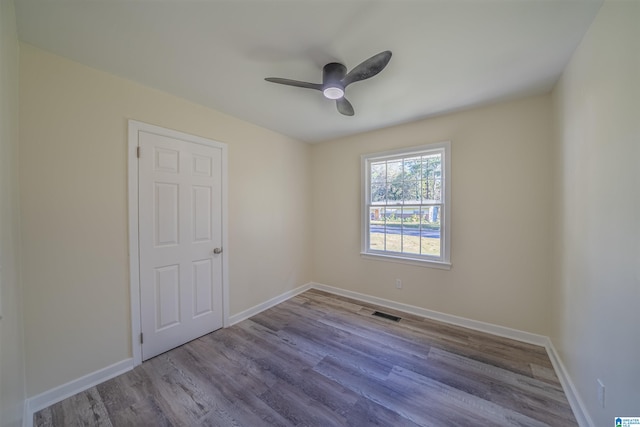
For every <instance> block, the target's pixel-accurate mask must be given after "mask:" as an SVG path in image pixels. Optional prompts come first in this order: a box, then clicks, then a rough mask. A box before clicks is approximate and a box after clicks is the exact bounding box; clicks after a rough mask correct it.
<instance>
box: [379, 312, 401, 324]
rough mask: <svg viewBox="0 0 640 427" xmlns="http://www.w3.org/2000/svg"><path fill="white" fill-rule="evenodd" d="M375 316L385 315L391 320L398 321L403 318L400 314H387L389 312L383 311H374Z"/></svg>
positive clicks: (384, 316)
mask: <svg viewBox="0 0 640 427" xmlns="http://www.w3.org/2000/svg"><path fill="white" fill-rule="evenodd" d="M373 315H374V316H378V317H383V318H385V319H389V320H393V321H394V322H397V321H398V320H400V319H401V318H400V317H398V316H394V315H392V314H387V313H383V312H381V311H374V312H373Z"/></svg>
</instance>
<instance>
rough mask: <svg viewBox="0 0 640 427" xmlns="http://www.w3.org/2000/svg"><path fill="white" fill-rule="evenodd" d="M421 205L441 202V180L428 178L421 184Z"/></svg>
mask: <svg viewBox="0 0 640 427" xmlns="http://www.w3.org/2000/svg"><path fill="white" fill-rule="evenodd" d="M421 193H422V194H421V196H422V202H423V203H439V202H441V201H442V180H440V179H434V178H429V179H426V180H424V181H422V183H421Z"/></svg>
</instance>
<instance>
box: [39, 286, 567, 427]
mask: <svg viewBox="0 0 640 427" xmlns="http://www.w3.org/2000/svg"><path fill="white" fill-rule="evenodd" d="M376 310H379V311H383V312H386V313H390V314H393V315H396V316H400V317H402V319H401V320H400V321H399V322H394V321H391V320H387V319H384V318H379V317H375V316H372V313H373V312H374V311H376ZM34 424H35V425H36V426H65V427H66V426H249V427H257V426H298V425H300V426H356V427H361V426H393V427H396V426H447V427H449V426H563V427H565V426H575V425H577V423H576V420H575V418H574V416H573V413H572V412H571V409H570V406H569V403H568V402H567V399H566V397H565V395H564V393H563V391H562V387H561V386H560V383H559V381H558V378H557V376H556V374H555V372H554V371H553V368H552V365H551V362H550V361H549V358H548V357H547V354H546V351H545V349H544V348H542V347H538V346H534V345H530V344H524V343H521V342H518V341H513V340H509V339H506V338H501V337H496V336H493V335H488V334H484V333H480V332H476V331H472V330H469V329H465V328H460V327H456V326H451V325H447V324H444V323H440V322H436V321H433V320H429V319H423V318H421V317H417V316H413V315H408V314H406V313H400V312H394V311H393V310H389V309H385V308H381V307H376V306H373V305H369V304H366V303H362V302H359V301H355V300H350V299H347V298H343V297H338V296H335V295H331V294H327V293H324V292H321V291H317V290H310V291H307V292H305V293H303V294H301V295H298V296H296V297H294V298H292V299H290V300H288V301H286V302H284V303H281V304H279V305H278V306H276V307H274V308H271V309H269V310H266V311H264V312H262V313H260V314H259V315H256V316H254V317H252V318H251V319H248V320H245V321H243V322H240V323H238V324H236V325H234V326H232V327H230V328H227V329H221V330H219V331H216V332H213V333H211V334H209V335H205V336H203V337H201V338H199V339H197V340H195V341H192V342H190V343H188V344H186V345H183V346H181V347H178V348H176V349H174V350H171V351H169V352H167V353H164V354H162V355H160V356H157V357H155V358H153V359H151V360H149V361H147V362H145V363H143V364H142V365H141V366H138V367H137V368H135V369H134V370H132V371H130V372H128V373H126V374H123V375H121V376H119V377H116V378H114V379H112V380H109V381H107V382H105V383H102V384H100V385H98V386H96V387H93V388H91V389H89V390H87V391H85V392H83V393H79V394H77V395H75V396H72V397H70V398H68V399H66V400H64V401H62V402H60V403H57V404H55V405H53V406H51V407H48V408H46V409H43V410H42V411H40V412H38V413H36V414H35V415H34Z"/></svg>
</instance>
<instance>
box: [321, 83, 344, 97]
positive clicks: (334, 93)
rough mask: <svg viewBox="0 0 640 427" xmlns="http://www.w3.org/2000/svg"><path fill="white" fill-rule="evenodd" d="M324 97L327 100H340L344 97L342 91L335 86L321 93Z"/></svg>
mask: <svg viewBox="0 0 640 427" xmlns="http://www.w3.org/2000/svg"><path fill="white" fill-rule="evenodd" d="M322 93H323V94H324V96H325V97H326V98H329V99H340V98H342V97H343V96H344V90H343V89H342V88H340V87H337V86H329V87H326V88H324V90H323V91H322Z"/></svg>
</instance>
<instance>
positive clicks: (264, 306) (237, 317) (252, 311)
mask: <svg viewBox="0 0 640 427" xmlns="http://www.w3.org/2000/svg"><path fill="white" fill-rule="evenodd" d="M309 289H311V283H307V284H306V285H302V286H299V287H297V288H295V289H292V290H290V291H287V292H285V293H283V294H280V295H278V296H275V297H273V298H271V299H270V300H267V301H265V302H263V303H260V304H258V305H255V306H253V307H251V308H248V309H246V310H244V311H241V312H240V313H238V314H234V315H233V316H230V317H229V326H231V325H235V324H236V323H239V322H242V321H243V320H246V319H248V318H249V317H251V316H255V315H256V314H258V313H260V312H263V311H265V310H268V309H270V308H271V307H273V306H276V305H278V304H280V303H281V302H284V301H286V300H288V299H289V298H293V297H295V296H296V295H299V294H301V293H303V292H305V291H308V290H309Z"/></svg>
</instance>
